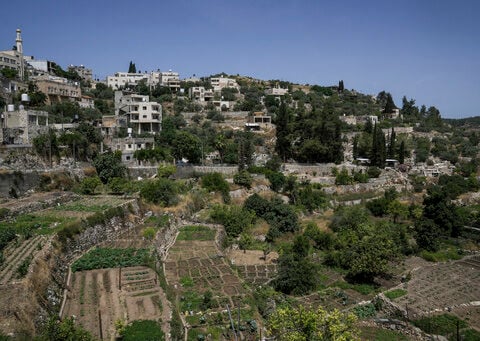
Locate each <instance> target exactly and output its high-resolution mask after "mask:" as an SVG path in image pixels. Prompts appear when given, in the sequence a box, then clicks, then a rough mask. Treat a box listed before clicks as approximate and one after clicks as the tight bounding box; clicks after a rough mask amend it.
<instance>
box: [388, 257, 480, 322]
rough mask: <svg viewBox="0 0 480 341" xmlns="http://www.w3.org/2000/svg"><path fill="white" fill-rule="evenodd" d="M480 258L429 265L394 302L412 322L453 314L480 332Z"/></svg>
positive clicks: (423, 268)
mask: <svg viewBox="0 0 480 341" xmlns="http://www.w3.org/2000/svg"><path fill="white" fill-rule="evenodd" d="M479 281H480V256H478V255H477V256H471V257H465V258H464V259H462V260H459V261H454V262H447V263H439V264H434V265H427V266H423V267H420V268H417V269H415V270H414V271H412V272H411V280H410V281H409V282H408V283H406V285H405V290H406V291H407V293H406V294H405V295H402V296H400V297H398V298H394V299H393V302H395V303H397V304H398V305H400V306H401V307H403V308H407V309H408V312H409V318H410V319H416V318H419V317H421V316H429V315H435V314H439V313H442V312H446V311H448V312H450V313H451V314H454V315H456V316H458V317H459V318H461V319H463V320H465V321H467V322H468V323H469V324H470V326H471V327H473V328H476V329H477V330H479V331H480V286H479V285H478V283H479Z"/></svg>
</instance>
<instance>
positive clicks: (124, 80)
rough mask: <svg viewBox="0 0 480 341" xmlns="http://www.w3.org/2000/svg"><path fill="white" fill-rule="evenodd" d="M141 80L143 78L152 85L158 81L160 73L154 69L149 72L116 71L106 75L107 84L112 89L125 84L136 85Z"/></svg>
mask: <svg viewBox="0 0 480 341" xmlns="http://www.w3.org/2000/svg"><path fill="white" fill-rule="evenodd" d="M141 80H145V81H146V83H147V85H148V86H150V87H154V86H155V85H157V84H158V83H160V81H161V74H160V72H154V71H152V72H150V73H129V72H116V73H115V75H114V76H108V77H107V86H110V87H112V89H113V90H119V89H120V88H122V89H123V88H125V86H126V85H132V86H136V85H137V84H138V83H139V82H140V81H141Z"/></svg>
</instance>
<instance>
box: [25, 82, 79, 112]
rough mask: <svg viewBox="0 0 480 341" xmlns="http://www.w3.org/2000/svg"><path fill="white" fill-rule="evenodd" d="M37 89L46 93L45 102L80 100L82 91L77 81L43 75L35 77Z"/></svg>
mask: <svg viewBox="0 0 480 341" xmlns="http://www.w3.org/2000/svg"><path fill="white" fill-rule="evenodd" d="M35 84H36V85H37V87H38V90H39V91H41V92H43V93H44V94H45V95H47V104H49V105H50V104H52V103H57V102H65V101H72V102H73V101H80V100H81V97H82V91H81V89H80V84H79V83H78V82H72V81H69V80H68V79H66V78H62V77H56V76H50V75H43V76H38V77H36V78H35Z"/></svg>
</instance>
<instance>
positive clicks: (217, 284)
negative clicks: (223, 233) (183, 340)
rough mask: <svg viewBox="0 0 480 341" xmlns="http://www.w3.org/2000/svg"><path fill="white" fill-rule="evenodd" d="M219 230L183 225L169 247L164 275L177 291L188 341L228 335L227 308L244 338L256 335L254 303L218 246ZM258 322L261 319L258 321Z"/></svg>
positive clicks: (220, 337) (219, 337)
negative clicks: (205, 336) (216, 238)
mask: <svg viewBox="0 0 480 341" xmlns="http://www.w3.org/2000/svg"><path fill="white" fill-rule="evenodd" d="M215 237H216V231H215V230H214V229H212V228H210V227H207V226H184V227H182V228H181V229H180V232H179V234H178V236H177V238H176V241H175V244H174V245H173V246H172V247H171V248H170V250H169V253H168V257H167V260H166V262H165V276H166V279H167V282H168V284H169V285H170V286H171V287H173V288H174V291H175V294H176V297H177V303H176V304H177V308H178V309H179V311H180V312H181V314H182V315H183V316H184V320H185V321H186V323H187V324H188V326H189V332H188V339H189V340H197V337H199V335H200V334H202V335H207V334H211V335H212V339H214V340H220V339H222V335H224V336H225V335H227V334H228V333H229V330H228V329H226V328H225V326H226V325H228V324H229V318H228V314H227V311H226V309H227V305H228V306H229V308H230V309H231V310H232V311H231V312H232V318H233V320H235V321H236V322H235V324H237V323H238V322H237V321H238V320H239V315H238V314H240V325H241V329H243V332H242V333H244V336H248V335H250V336H253V335H255V334H256V330H257V328H256V322H254V323H252V322H251V321H252V320H253V319H256V316H255V310H256V309H255V307H254V302H253V300H252V298H251V296H250V293H249V291H248V290H247V289H246V287H245V285H244V284H243V283H242V280H241V279H240V278H239V277H238V276H237V274H236V273H235V272H234V271H233V270H232V268H231V267H230V265H229V264H228V262H227V259H226V258H225V257H223V255H222V254H221V252H220V251H219V250H218V248H217V245H216V243H215ZM257 320H258V319H257Z"/></svg>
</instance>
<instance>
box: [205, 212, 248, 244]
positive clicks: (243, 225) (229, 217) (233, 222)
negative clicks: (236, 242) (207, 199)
mask: <svg viewBox="0 0 480 341" xmlns="http://www.w3.org/2000/svg"><path fill="white" fill-rule="evenodd" d="M210 218H211V219H212V220H213V221H215V222H217V223H219V224H222V225H223V226H224V227H225V232H226V233H227V235H228V236H229V237H231V238H236V237H238V236H239V235H240V234H241V233H243V232H245V231H248V230H249V229H250V228H251V227H252V226H253V223H254V221H255V213H254V212H252V211H250V210H247V209H244V208H241V207H238V206H227V205H216V206H214V207H213V208H212V210H211V212H210Z"/></svg>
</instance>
